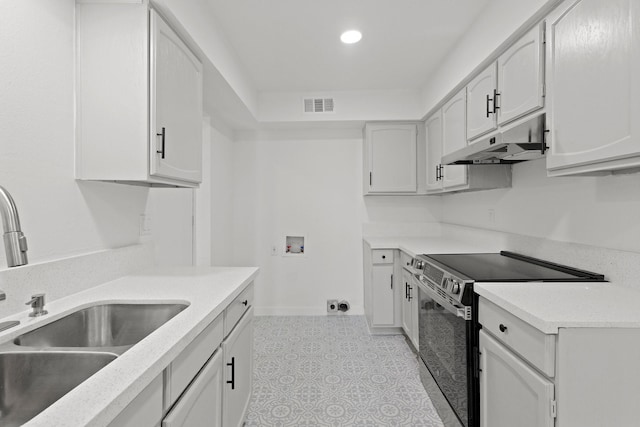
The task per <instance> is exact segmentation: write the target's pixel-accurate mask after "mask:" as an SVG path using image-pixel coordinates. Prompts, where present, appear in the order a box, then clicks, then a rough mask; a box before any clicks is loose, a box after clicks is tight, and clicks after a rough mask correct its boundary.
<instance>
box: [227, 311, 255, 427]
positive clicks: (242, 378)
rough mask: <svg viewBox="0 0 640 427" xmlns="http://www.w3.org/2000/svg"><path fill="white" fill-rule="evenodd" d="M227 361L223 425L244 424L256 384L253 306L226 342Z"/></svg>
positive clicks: (235, 426) (233, 426)
mask: <svg viewBox="0 0 640 427" xmlns="http://www.w3.org/2000/svg"><path fill="white" fill-rule="evenodd" d="M222 353H223V354H224V361H225V374H224V379H225V381H224V387H223V389H224V392H223V393H222V425H223V426H224V427H237V426H242V424H243V422H244V416H245V414H246V411H247V407H248V406H249V399H250V397H251V386H252V384H253V307H252V308H249V310H247V312H246V313H245V314H244V317H243V318H242V319H241V320H240V322H239V323H238V324H237V325H236V327H235V328H234V329H233V331H232V332H231V333H230V334H229V336H228V337H227V338H226V339H225V340H224V342H223V343H222Z"/></svg>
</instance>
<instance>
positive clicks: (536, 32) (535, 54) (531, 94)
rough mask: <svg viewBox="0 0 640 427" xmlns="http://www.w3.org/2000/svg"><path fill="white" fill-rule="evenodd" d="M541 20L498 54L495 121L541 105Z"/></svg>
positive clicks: (506, 118)
mask: <svg viewBox="0 0 640 427" xmlns="http://www.w3.org/2000/svg"><path fill="white" fill-rule="evenodd" d="M543 34H544V23H542V24H540V25H537V26H536V27H534V28H533V29H531V31H529V32H528V33H527V34H525V35H524V36H523V37H522V38H521V39H520V40H518V41H517V42H516V43H515V44H513V45H512V46H511V47H510V48H509V49H508V50H507V51H506V52H505V53H503V54H502V55H500V57H499V58H498V92H499V95H498V96H497V100H496V107H497V109H496V111H497V114H498V117H497V120H498V124H500V125H502V124H504V123H507V122H510V121H511V120H515V119H517V118H519V117H522V116H524V115H525V114H527V113H530V112H532V111H535V110H538V109H540V108H542V107H543V106H544V49H543V45H542V38H543Z"/></svg>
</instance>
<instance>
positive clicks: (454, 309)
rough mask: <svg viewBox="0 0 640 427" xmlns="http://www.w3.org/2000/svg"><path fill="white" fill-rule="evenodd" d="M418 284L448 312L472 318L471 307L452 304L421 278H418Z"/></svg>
mask: <svg viewBox="0 0 640 427" xmlns="http://www.w3.org/2000/svg"><path fill="white" fill-rule="evenodd" d="M418 286H419V287H420V289H421V290H422V291H423V292H424V293H425V294H427V295H428V296H429V298H431V299H432V300H434V301H435V302H437V303H438V304H440V305H441V306H442V307H443V308H444V309H446V310H447V311H448V312H450V313H452V314H455V315H456V316H458V317H461V318H463V319H464V320H471V307H464V306H463V307H458V306H456V305H453V304H451V303H450V302H449V301H447V300H446V299H444V298H443V297H441V296H440V295H438V293H437V292H435V291H434V290H433V289H431V288H429V286H427V285H425V284H424V283H423V282H422V280H420V279H418Z"/></svg>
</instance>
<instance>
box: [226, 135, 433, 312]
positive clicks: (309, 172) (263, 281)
mask: <svg viewBox="0 0 640 427" xmlns="http://www.w3.org/2000/svg"><path fill="white" fill-rule="evenodd" d="M233 158H234V163H233V164H234V167H233V168H234V180H233V182H234V187H233V190H234V196H233V202H234V203H233V219H234V228H233V237H234V244H233V248H234V262H235V264H237V265H257V266H259V267H260V274H259V276H258V278H257V280H256V291H255V292H256V309H257V312H258V313H261V314H324V313H326V300H327V299H329V298H339V299H347V300H349V301H350V302H351V306H352V313H361V312H362V303H363V289H362V274H363V273H362V227H363V222H370V221H371V222H376V221H381V222H385V223H386V222H389V221H397V222H405V223H411V222H425V221H427V220H428V219H431V220H437V215H438V213H439V204H438V202H439V200H438V198H435V199H432V198H427V197H408V196H399V197H388V198H387V197H382V198H375V200H374V199H371V200H369V199H367V200H365V198H364V197H363V196H362V133H361V130H360V129H354V130H335V129H334V130H326V129H325V130H306V131H305V130H297V131H295V130H290V131H272V132H260V133H240V134H238V135H237V136H236V142H235V143H234V145H233ZM429 203H431V205H429ZM433 205H435V206H436V207H435V208H434V207H430V206H433ZM432 211H433V212H432ZM287 234H288V235H304V236H306V239H307V240H306V241H305V255H304V256H298V255H293V256H282V255H283V251H284V236H285V235H287ZM273 245H275V246H276V247H277V255H276V256H272V255H271V247H272V246H273Z"/></svg>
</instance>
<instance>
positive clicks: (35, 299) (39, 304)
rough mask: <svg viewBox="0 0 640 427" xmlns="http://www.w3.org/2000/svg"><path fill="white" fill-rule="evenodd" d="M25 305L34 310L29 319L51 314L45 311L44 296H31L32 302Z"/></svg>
mask: <svg viewBox="0 0 640 427" xmlns="http://www.w3.org/2000/svg"><path fill="white" fill-rule="evenodd" d="M25 305H30V306H31V307H32V308H33V311H32V312H31V313H29V317H38V316H42V315H44V314H48V313H49V312H48V311H47V310H45V309H44V294H35V295H31V301H27V303H26V304H25Z"/></svg>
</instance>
